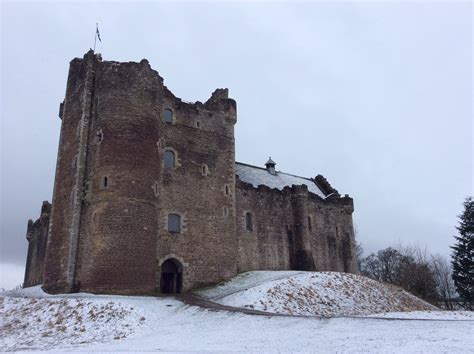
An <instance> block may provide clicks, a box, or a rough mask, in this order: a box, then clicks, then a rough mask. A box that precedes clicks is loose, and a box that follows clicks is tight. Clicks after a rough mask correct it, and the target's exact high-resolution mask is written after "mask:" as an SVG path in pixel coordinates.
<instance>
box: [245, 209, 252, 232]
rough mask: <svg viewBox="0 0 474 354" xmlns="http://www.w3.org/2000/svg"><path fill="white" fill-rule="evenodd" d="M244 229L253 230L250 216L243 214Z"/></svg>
mask: <svg viewBox="0 0 474 354" xmlns="http://www.w3.org/2000/svg"><path fill="white" fill-rule="evenodd" d="M245 227H246V229H247V230H249V231H252V230H253V222H252V214H250V213H246V214H245Z"/></svg>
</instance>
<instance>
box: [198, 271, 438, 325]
mask: <svg viewBox="0 0 474 354" xmlns="http://www.w3.org/2000/svg"><path fill="white" fill-rule="evenodd" d="M199 294H200V295H201V296H203V297H205V298H207V299H210V300H213V301H216V302H218V303H220V304H223V305H228V306H235V307H246V308H251V309H256V310H261V311H266V312H272V313H279V314H289V315H306V316H308V315H313V316H323V317H334V316H358V315H371V314H377V313H383V312H406V311H428V310H436V307H434V306H432V305H430V304H428V303H426V302H424V301H422V300H421V299H419V298H417V297H415V296H413V295H411V294H409V293H408V292H406V291H403V290H402V289H400V288H397V287H394V286H391V285H387V284H382V283H380V282H377V281H375V280H372V279H369V278H366V277H363V276H360V275H355V274H349V273H338V272H288V271H284V272H273V271H272V272H268V271H267V272H266V271H257V272H248V273H243V274H241V275H240V276H237V277H235V278H233V279H232V280H231V281H229V282H227V283H224V284H223V285H221V286H218V287H216V288H213V289H208V290H205V291H201V292H199Z"/></svg>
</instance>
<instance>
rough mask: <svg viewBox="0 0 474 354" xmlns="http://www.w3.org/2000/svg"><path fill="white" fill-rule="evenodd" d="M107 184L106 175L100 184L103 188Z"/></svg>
mask: <svg viewBox="0 0 474 354" xmlns="http://www.w3.org/2000/svg"><path fill="white" fill-rule="evenodd" d="M107 184H108V180H107V177H104V180H103V181H102V186H103V187H104V188H105V187H107Z"/></svg>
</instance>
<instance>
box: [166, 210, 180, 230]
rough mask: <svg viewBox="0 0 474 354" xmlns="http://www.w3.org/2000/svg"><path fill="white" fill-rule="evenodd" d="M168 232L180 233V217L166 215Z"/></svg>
mask: <svg viewBox="0 0 474 354" xmlns="http://www.w3.org/2000/svg"><path fill="white" fill-rule="evenodd" d="M168 231H169V232H175V233H179V232H181V216H179V215H178V214H169V215H168Z"/></svg>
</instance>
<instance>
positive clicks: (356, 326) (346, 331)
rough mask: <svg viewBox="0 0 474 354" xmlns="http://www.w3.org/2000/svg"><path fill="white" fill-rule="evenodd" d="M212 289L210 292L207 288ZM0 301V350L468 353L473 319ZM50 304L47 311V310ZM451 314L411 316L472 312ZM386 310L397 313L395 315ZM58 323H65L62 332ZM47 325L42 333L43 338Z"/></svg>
mask: <svg viewBox="0 0 474 354" xmlns="http://www.w3.org/2000/svg"><path fill="white" fill-rule="evenodd" d="M268 273H269V272H268ZM280 275H281V274H280ZM280 275H276V274H257V275H255V274H254V275H249V276H248V277H247V276H245V275H243V276H242V277H243V278H244V279H245V278H247V280H249V279H253V281H254V282H255V281H257V278H260V279H263V278H266V279H269V278H270V279H271V278H273V280H274V281H275V277H277V278H278V277H279V278H280V279H281V276H280ZM286 276H287V275H286ZM242 277H241V279H242ZM242 283H243V282H242V281H241V285H242ZM249 283H250V282H249ZM234 285H235V284H234ZM224 287H225V285H224ZM217 289H219V290H214V294H215V293H217V292H218V293H220V294H224V291H223V287H222V286H221V287H218V288H217ZM235 290H236V288H235V287H234V290H233V291H235ZM212 291H213V290H208V293H210V292H212ZM0 301H1V302H2V304H1V305H0V333H1V336H0V351H2V350H54V351H59V352H65V351H82V352H84V351H86V352H89V351H204V350H207V351H229V350H235V351H318V352H395V351H397V352H429V353H437V352H450V353H452V352H472V349H471V348H473V347H474V339H473V336H472V333H473V332H474V321H469V320H467V321H466V320H462V321H459V320H457V321H444V320H427V321H418V320H408V321H407V320H388V319H383V318H381V319H374V318H364V317H362V318H332V319H318V318H314V317H313V318H312V317H307V318H302V317H281V316H278V317H271V316H255V315H246V314H242V313H230V312H224V311H219V312H216V311H209V310H205V309H201V308H197V307H193V306H187V305H185V304H184V303H182V302H180V301H178V300H176V299H173V298H161V297H158V298H154V297H136V296H130V297H127V296H109V295H91V294H70V295H55V296H51V295H47V294H44V293H43V292H41V290H40V289H39V287H35V288H29V289H24V290H21V291H18V292H7V293H3V294H0ZM80 304H82V306H80ZM50 308H53V310H52V311H49V309H50ZM74 311H76V312H77V313H75V312H74ZM413 314H415V313H413ZM413 314H412V318H413V317H414V316H413ZM451 314H453V313H450V312H446V313H445V312H443V313H442V314H441V313H440V314H437V313H435V312H429V313H426V312H417V313H416V316H418V317H427V316H431V317H433V318H435V317H436V318H443V319H456V318H471V319H472V317H473V316H470V315H468V314H466V315H461V314H460V313H455V314H453V315H451ZM101 315H103V317H101ZM385 315H386V316H387V314H385ZM78 316H81V317H82V321H79V320H78ZM392 316H393V317H396V318H399V317H401V314H400V313H395V314H392ZM61 318H62V319H61ZM38 319H40V320H41V321H40V322H38V321H37V320H38ZM58 320H59V321H58ZM78 321H79V322H80V323H77V322H78ZM57 322H59V323H57ZM66 324H67V325H66ZM64 325H66V327H67V328H66V329H65V330H62V327H61V326H64ZM80 326H82V327H80ZM82 328H84V330H83V331H82V330H81V329H82ZM45 331H46V332H47V333H48V335H47V336H43V333H44V332H45Z"/></svg>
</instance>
